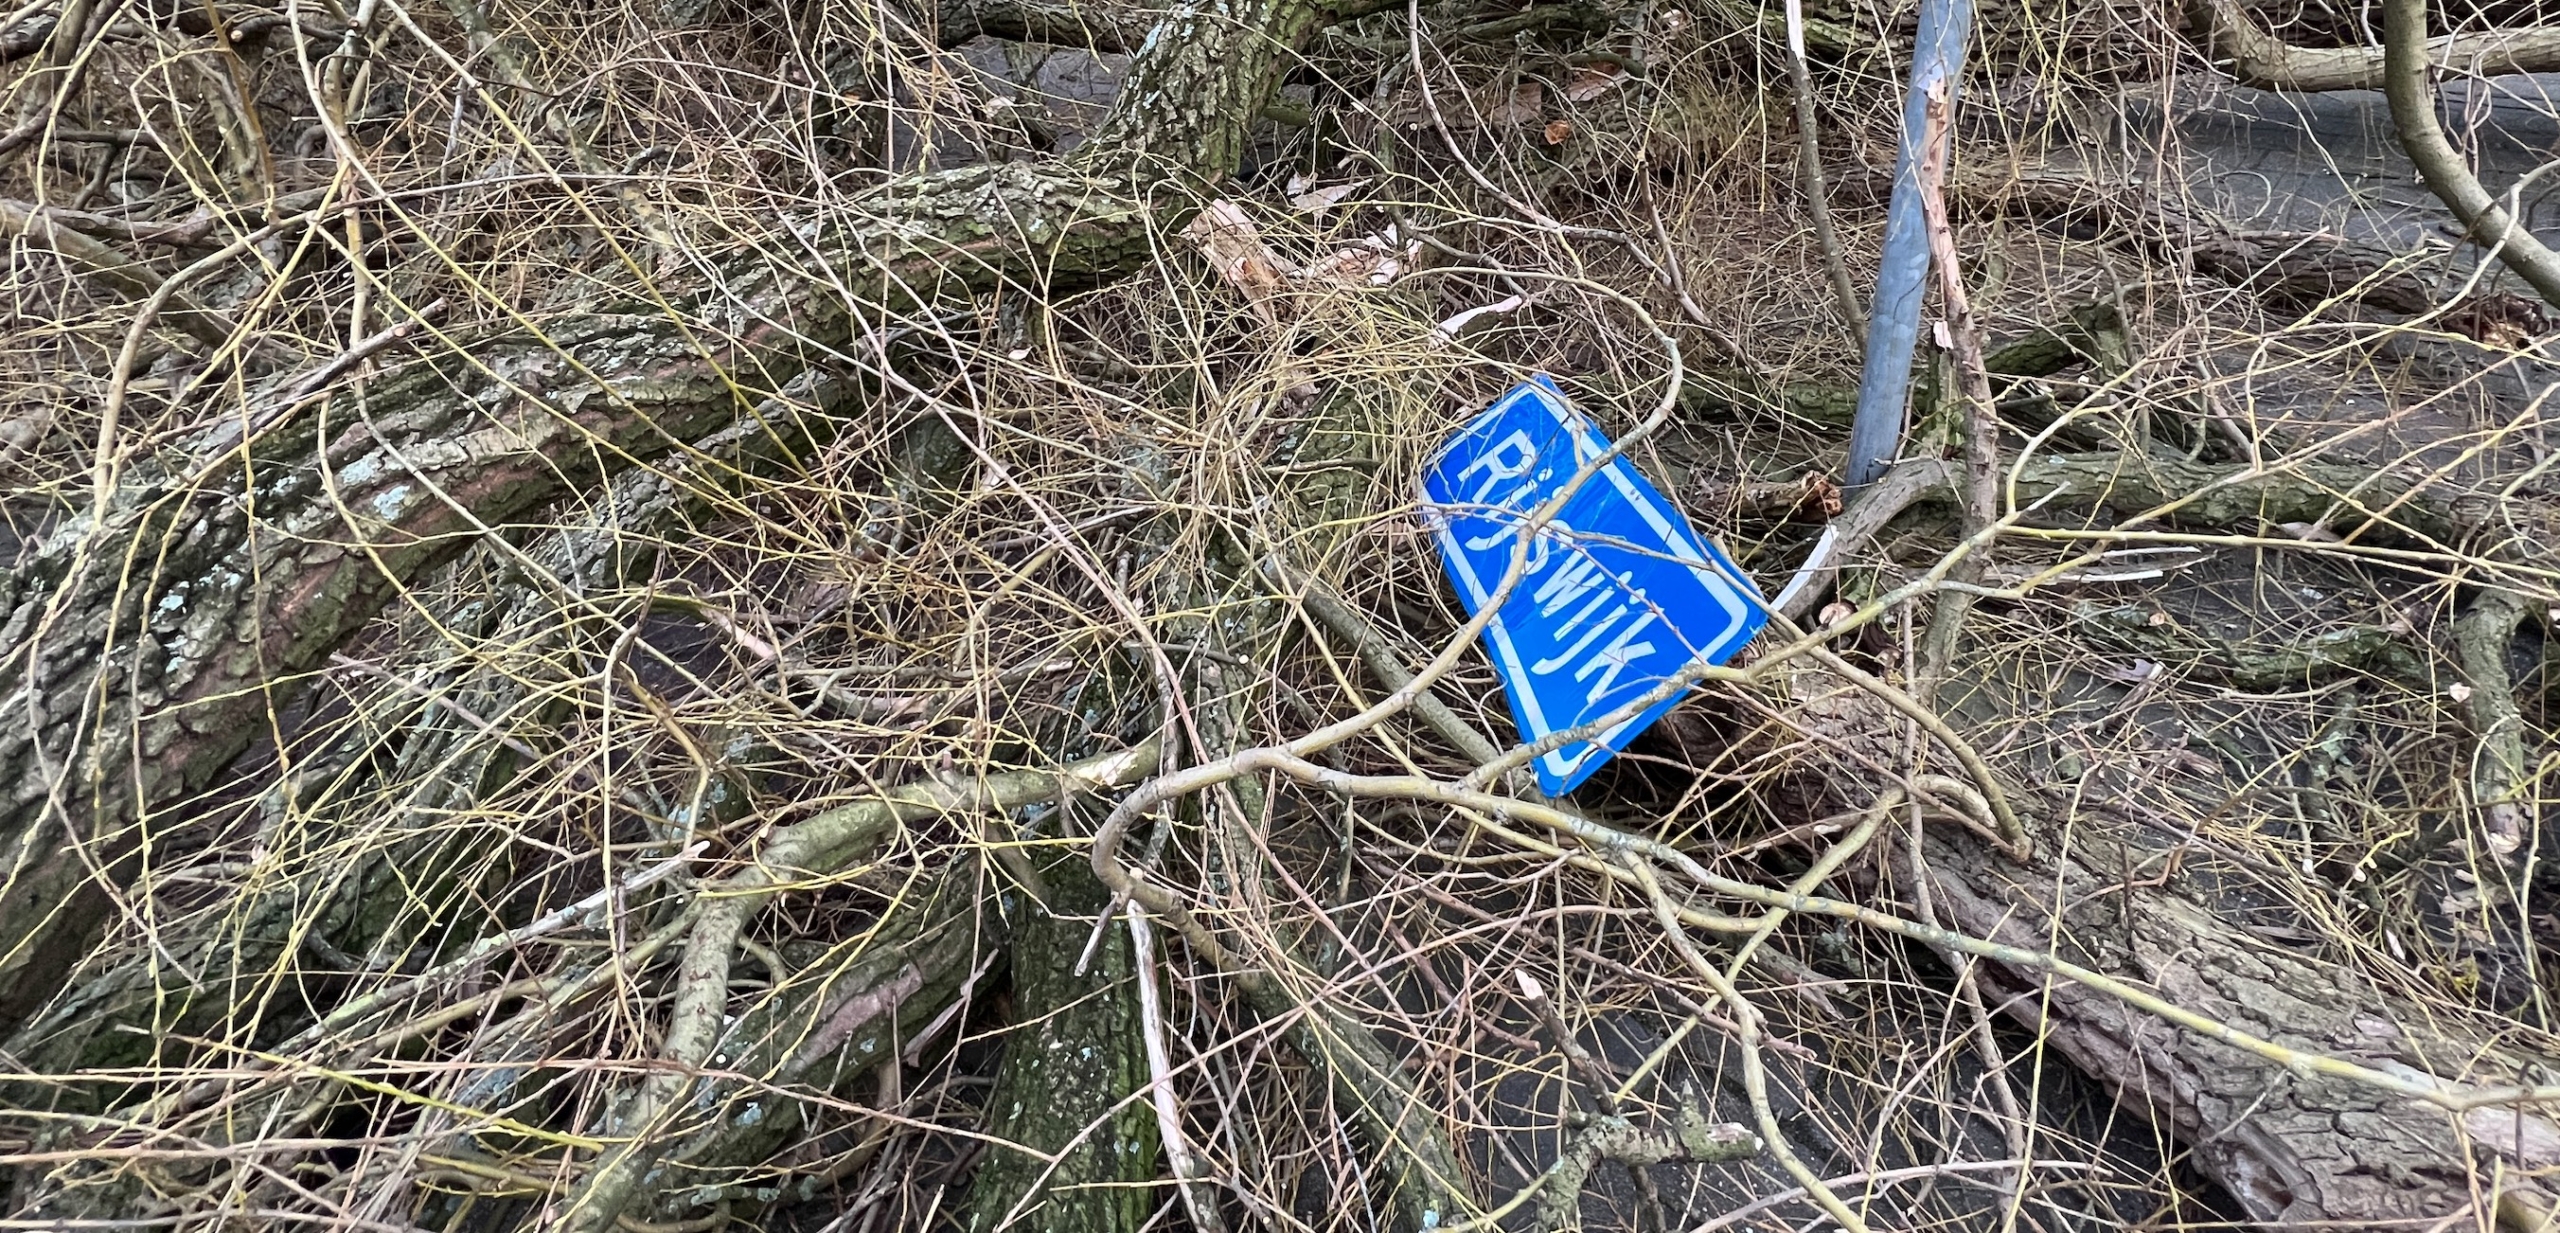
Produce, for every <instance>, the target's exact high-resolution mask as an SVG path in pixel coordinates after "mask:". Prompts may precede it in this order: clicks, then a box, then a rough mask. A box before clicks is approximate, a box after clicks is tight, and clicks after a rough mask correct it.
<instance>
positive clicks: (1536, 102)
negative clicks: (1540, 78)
mask: <svg viewBox="0 0 2560 1233" xmlns="http://www.w3.org/2000/svg"><path fill="white" fill-rule="evenodd" d="M1546 106H1547V88H1546V87H1545V86H1542V85H1539V84H1538V83H1536V82H1534V81H1524V82H1521V83H1520V84H1519V86H1517V87H1516V88H1514V89H1513V90H1512V91H1511V94H1510V96H1509V97H1507V98H1504V99H1501V100H1498V101H1497V102H1495V103H1494V105H1493V106H1491V107H1488V108H1486V109H1485V113H1484V122H1485V123H1487V124H1535V123H1537V122H1538V119H1539V117H1540V116H1541V115H1542V114H1544V112H1545V111H1546Z"/></svg>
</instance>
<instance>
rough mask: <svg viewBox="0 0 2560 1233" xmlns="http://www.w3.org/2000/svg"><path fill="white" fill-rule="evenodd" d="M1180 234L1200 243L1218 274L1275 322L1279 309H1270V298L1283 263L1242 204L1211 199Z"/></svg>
mask: <svg viewBox="0 0 2560 1233" xmlns="http://www.w3.org/2000/svg"><path fill="white" fill-rule="evenodd" d="M1182 234H1183V235H1184V236H1185V237H1186V238H1188V239H1189V240H1190V241H1191V242H1192V243H1194V244H1197V245H1199V246H1200V252H1201V254H1202V255H1203V256H1206V257H1207V258H1208V259H1209V264H1210V266H1211V267H1212V268H1214V269H1216V270H1217V271H1218V277H1220V278H1223V279H1225V280H1227V282H1228V284H1229V285H1231V286H1233V287H1234V288H1235V289H1236V290H1238V291H1242V292H1244V294H1245V298H1246V299H1248V300H1251V301H1252V302H1253V310H1254V311H1255V312H1256V313H1259V314H1261V316H1262V319H1263V320H1264V321H1269V322H1275V323H1276V322H1277V321H1278V320H1279V314H1278V312H1277V311H1276V310H1275V309H1273V308H1272V305H1271V300H1272V297H1273V296H1275V295H1277V294H1279V291H1280V283H1281V275H1280V271H1281V270H1282V268H1283V267H1282V266H1281V264H1280V259H1279V258H1277V257H1274V256H1272V255H1271V250H1270V248H1269V247H1267V246H1265V245H1264V244H1263V242H1262V232H1261V230H1260V229H1259V228H1257V227H1255V226H1254V225H1253V219H1252V218H1250V217H1248V216H1247V215H1246V214H1245V212H1244V207H1242V206H1239V205H1237V204H1236V203H1234V202H1232V201H1223V200H1221V201H1212V202H1210V203H1209V204H1208V206H1207V207H1206V208H1204V209H1202V210H1201V211H1200V213H1199V215H1198V216H1197V217H1195V218H1193V219H1192V220H1191V225H1190V226H1188V227H1185V228H1183V229H1182Z"/></svg>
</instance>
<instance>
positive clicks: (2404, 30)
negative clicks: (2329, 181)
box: [2382, 0, 2560, 306]
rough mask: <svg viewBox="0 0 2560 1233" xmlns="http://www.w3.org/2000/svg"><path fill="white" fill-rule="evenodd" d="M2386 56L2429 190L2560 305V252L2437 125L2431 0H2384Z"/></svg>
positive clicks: (2409, 142)
mask: <svg viewBox="0 0 2560 1233" xmlns="http://www.w3.org/2000/svg"><path fill="white" fill-rule="evenodd" d="M2382 59H2383V77H2384V81H2383V86H2382V88H2383V93H2384V95H2385V96H2387V97H2388V98H2389V99H2390V100H2391V122H2392V123H2393V124H2394V125H2396V126H2397V127H2398V128H2399V130H2400V148H2401V149H2403V150H2406V151H2408V153H2409V161H2410V162H2413V163H2416V164H2417V165H2418V174H2420V175H2422V176H2425V177H2426V179H2427V187H2428V188H2431V189H2433V190H2435V194H2436V196H2438V197H2440V198H2442V199H2443V200H2444V203H2445V205H2446V206H2447V207H2448V208H2450V209H2451V210H2452V211H2453V215H2454V217H2456V218H2459V219H2461V220H2462V225H2463V227H2464V228H2465V229H2466V230H2468V231H2470V233H2471V238H2472V239H2474V240H2477V241H2479V242H2480V243H2482V244H2484V245H2487V246H2489V248H2490V249H2491V250H2492V251H2494V252H2496V253H2497V254H2498V259H2499V260H2500V261H2504V262H2506V263H2507V268H2508V269H2510V270H2513V271H2515V272H2516V274H2517V276H2518V277H2521V278H2523V279H2524V280H2525V281H2526V282H2528V283H2531V284H2533V289H2534V290H2535V291H2538V292H2541V293H2542V298H2543V301H2544V302H2545V303H2548V304H2552V305H2555V306H2560V254H2554V253H2553V252H2552V251H2551V250H2550V249H2549V248H2546V247H2544V246H2543V243H2542V241H2540V240H2537V239H2535V238H2534V237H2533V233H2532V232H2530V231H2527V230H2525V228H2524V224H2523V222H2522V221H2520V220H2518V219H2517V218H2516V217H2515V216H2514V215H2512V214H2509V213H2508V212H2507V211H2506V209H2505V207H2503V206H2500V205H2499V204H2498V202H2497V199H2496V198H2493V197H2491V196H2490V195H2489V190H2487V189H2485V188H2482V187H2481V186H2480V178H2479V177H2478V176H2475V175H2473V174H2471V166H2470V164H2468V163H2466V162H2464V161H2463V158H2462V155H2461V154H2459V153H2457V152H2456V151H2455V150H2454V148H2453V144H2452V143H2451V142H2448V141H2446V140H2445V138H2444V129H2443V128H2442V127H2441V126H2439V125H2438V124H2437V123H2436V92H2435V87H2434V86H2433V85H2432V84H2431V83H2429V81H2428V80H2427V3H2426V0H2383V3H2382Z"/></svg>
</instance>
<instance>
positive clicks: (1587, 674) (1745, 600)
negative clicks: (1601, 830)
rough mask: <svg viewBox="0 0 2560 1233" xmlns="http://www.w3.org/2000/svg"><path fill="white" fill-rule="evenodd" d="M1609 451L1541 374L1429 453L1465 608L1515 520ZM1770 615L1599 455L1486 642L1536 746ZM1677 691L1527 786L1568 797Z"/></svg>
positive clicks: (1515, 538)
mask: <svg viewBox="0 0 2560 1233" xmlns="http://www.w3.org/2000/svg"><path fill="white" fill-rule="evenodd" d="M1608 448H1609V441H1608V439H1607V438H1605V437H1603V436H1601V435H1600V433H1599V430H1598V429H1596V428H1594V427H1593V426H1592V425H1591V422H1590V421H1589V420H1586V419H1584V418H1582V416H1581V415H1580V414H1579V413H1577V412H1576V411H1574V409H1573V407H1572V405H1571V404H1570V403H1568V402H1566V401H1565V396H1564V391H1562V390H1559V389H1557V388H1556V385H1555V382H1553V381H1550V380H1548V379H1547V378H1546V377H1545V376H1543V375H1542V376H1538V377H1534V378H1532V379H1530V380H1528V381H1526V382H1523V383H1522V384H1520V385H1519V386H1516V387H1514V388H1513V389H1512V391H1511V392H1510V393H1508V394H1505V395H1503V396H1502V398H1501V400H1500V401H1497V402H1495V403H1494V404H1493V407H1492V408H1491V409H1490V410H1488V411H1486V412H1485V413H1484V414H1482V415H1479V416H1477V417H1476V418H1475V420H1474V421H1473V422H1471V423H1469V424H1468V425H1467V426H1466V427H1465V428H1463V429H1461V430H1459V432H1458V434H1457V436H1455V437H1453V438H1451V439H1450V441H1449V443H1448V444H1446V445H1444V446H1442V447H1441V448H1440V452H1439V453H1438V454H1437V455H1435V456H1433V458H1432V460H1431V462H1430V463H1429V464H1428V465H1426V466H1425V467H1424V468H1423V475H1422V493H1423V508H1424V511H1425V513H1426V514H1427V515H1428V516H1429V518H1430V519H1431V521H1432V523H1433V529H1434V531H1435V532H1436V533H1437V535H1438V536H1439V540H1440V559H1441V561H1442V563H1444V564H1445V565H1447V566H1448V568H1449V579H1450V581H1452V582H1454V583H1456V584H1457V588H1458V598H1459V599H1461V600H1462V601H1464V602H1465V603H1466V606H1467V611H1468V613H1469V614H1474V613H1476V612H1480V611H1482V610H1483V608H1484V606H1485V604H1486V603H1488V602H1490V601H1491V600H1492V598H1493V594H1494V591H1495V590H1496V589H1498V588H1499V587H1500V586H1501V585H1502V578H1503V575H1504V573H1505V572H1507V571H1508V570H1509V569H1510V567H1511V554H1512V551H1513V549H1514V548H1515V547H1516V546H1517V545H1518V544H1519V542H1520V536H1521V530H1522V528H1523V526H1525V525H1526V522H1527V519H1528V515H1529V514H1531V513H1532V512H1534V511H1535V510H1537V508H1538V507H1539V506H1541V505H1543V504H1545V503H1546V501H1547V500H1548V499H1549V498H1552V497H1554V496H1555V495H1556V494H1557V493H1558V492H1560V491H1563V489H1564V486H1565V485H1566V484H1567V483H1569V482H1571V480H1572V479H1573V476H1574V473H1575V472H1576V471H1578V470H1580V469H1581V468H1582V466H1583V464H1585V463H1588V462H1590V461H1591V460H1592V459H1594V458H1597V457H1599V456H1600V455H1601V454H1603V453H1605V452H1607V450H1608ZM1768 619H1769V611H1768V607H1767V605H1766V604H1765V603H1764V602H1763V601H1762V600H1761V598H1760V592H1759V590H1758V588H1756V587H1754V586H1752V584H1751V582H1750V580H1749V579H1748V578H1746V577H1744V576H1743V573H1742V571H1741V570H1739V569H1737V568H1735V567H1734V564H1733V562H1731V561H1728V560H1726V559H1725V555H1724V554H1723V553H1722V552H1719V551H1717V550H1716V549H1715V547H1714V546H1713V545H1711V544H1708V543H1707V542H1706V541H1704V540H1701V539H1699V538H1698V533H1697V532H1696V531H1693V530H1691V529H1690V527H1689V520H1688V519H1686V518H1684V517H1682V516H1681V515H1680V511H1679V510H1678V509H1676V508H1674V507H1673V506H1672V504H1671V503H1670V502H1669V501H1666V500H1664V499H1663V497H1662V494H1661V493H1659V492H1656V491H1654V487H1653V485H1651V484H1648V483H1646V482H1645V479H1644V477H1643V476H1642V475H1639V474H1637V473H1636V469H1635V467H1634V466H1633V465H1632V464H1630V463H1629V462H1628V461H1627V460H1626V459H1625V458H1613V459H1611V460H1610V461H1609V464H1608V465H1607V466H1604V467H1602V468H1600V469H1599V470H1598V471H1597V472H1595V473H1594V474H1593V475H1592V476H1591V478H1590V479H1589V480H1587V481H1585V482H1584V483H1583V485H1582V487H1581V488H1580V489H1578V490H1576V491H1575V492H1574V494H1573V495H1572V497H1570V498H1569V499H1567V500H1566V501H1565V503H1564V508H1563V509H1561V510H1559V511H1558V512H1557V514H1556V516H1555V518H1554V519H1553V520H1552V521H1550V522H1548V523H1547V524H1546V525H1545V526H1544V527H1542V528H1540V530H1539V532H1538V535H1537V538H1536V540H1535V541H1534V542H1532V543H1531V544H1530V545H1529V549H1528V558H1527V561H1526V562H1525V564H1524V565H1523V567H1522V571H1521V575H1520V580H1519V582H1518V583H1516V584H1515V585H1513V587H1512V588H1511V593H1510V594H1509V596H1507V597H1506V598H1505V599H1504V600H1503V602H1502V607H1501V608H1500V609H1499V610H1498V611H1497V612H1496V613H1495V614H1494V617H1493V620H1492V621H1491V622H1490V623H1489V624H1487V625H1486V626H1485V630H1484V638H1485V644H1486V649H1487V650H1488V651H1489V652H1490V653H1491V654H1492V656H1493V666H1494V669H1495V671H1497V672H1499V673H1500V674H1501V676H1502V685H1503V692H1504V693H1505V694H1507V695H1508V696H1509V697H1510V699H1511V717H1512V719H1513V720H1514V721H1515V722H1517V723H1518V725H1519V728H1520V738H1521V739H1522V740H1523V741H1536V740H1539V739H1541V738H1543V737H1545V736H1547V735H1549V734H1550V733H1555V732H1562V731H1565V730H1566V729H1569V728H1576V727H1580V726H1582V725H1583V724H1585V723H1589V722H1593V721H1596V720H1599V719H1602V718H1605V717H1607V716H1608V715H1609V714H1610V713H1611V712H1613V711H1616V710H1617V709H1618V708H1620V707H1622V706H1624V705H1626V704H1627V703H1629V702H1631V701H1633V700H1634V699H1636V698H1638V697H1641V696H1642V695H1644V694H1645V693H1646V692H1647V691H1650V690H1652V689H1653V688H1654V687H1656V686H1658V685H1660V684H1661V683H1662V682H1663V681H1664V680H1666V679H1668V678H1670V677H1672V676H1674V675H1677V674H1678V673H1679V672H1680V671H1681V670H1682V669H1684V668H1686V667H1688V666H1689V665H1691V664H1694V663H1698V662H1701V661H1704V662H1706V663H1710V664H1721V663H1723V662H1725V661H1726V660H1729V659H1731V658H1733V656H1734V654H1735V653H1736V652H1739V651H1740V650H1741V649H1742V648H1743V645H1744V644H1745V643H1748V642H1750V641H1751V636H1752V635H1753V634H1756V633H1758V632H1760V627H1761V626H1762V625H1763V624H1765V623H1767V621H1768ZM1678 700H1679V699H1678V698H1677V697H1676V696H1675V697H1672V698H1666V699H1664V700H1662V701H1660V702H1657V703H1655V704H1653V705H1652V706H1649V707H1646V708H1645V709H1643V710H1641V711H1638V712H1636V713H1635V714H1633V715H1630V716H1628V717H1626V718H1624V719H1621V720H1619V721H1618V722H1616V723H1614V724H1611V725H1610V726H1609V727H1608V728H1606V729H1604V730H1602V731H1601V732H1600V733H1599V734H1598V737H1597V739H1594V740H1590V741H1578V742H1575V743H1573V744H1569V745H1565V746H1563V747H1562V748H1559V749H1557V750H1555V751H1553V752H1551V753H1548V754H1546V755H1545V756H1543V757H1541V758H1539V759H1538V761H1537V768H1538V783H1539V786H1541V787H1543V788H1545V789H1546V791H1547V792H1548V793H1549V794H1551V795H1562V794H1563V793H1566V792H1570V791H1572V790H1573V789H1574V787H1575V786H1576V785H1578V784H1580V783H1581V782H1582V781H1583V780H1585V779H1588V778H1590V777H1591V773H1592V772H1593V771H1596V770H1598V769H1600V764H1601V763H1603V762H1606V761H1608V760H1609V758H1610V756H1611V755H1612V754H1615V753H1617V752H1618V751H1619V750H1621V749H1624V748H1626V747H1627V742H1629V741H1631V740H1634V739H1635V737H1636V734H1637V733H1639V732H1642V731H1644V729H1645V727H1646V725H1648V724H1651V723H1652V722H1653V721H1654V720H1656V719H1659V718H1661V717H1662V713H1663V712H1665V711H1668V710H1670V709H1671V706H1672V704H1673V703H1674V702H1677V701H1678Z"/></svg>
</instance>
